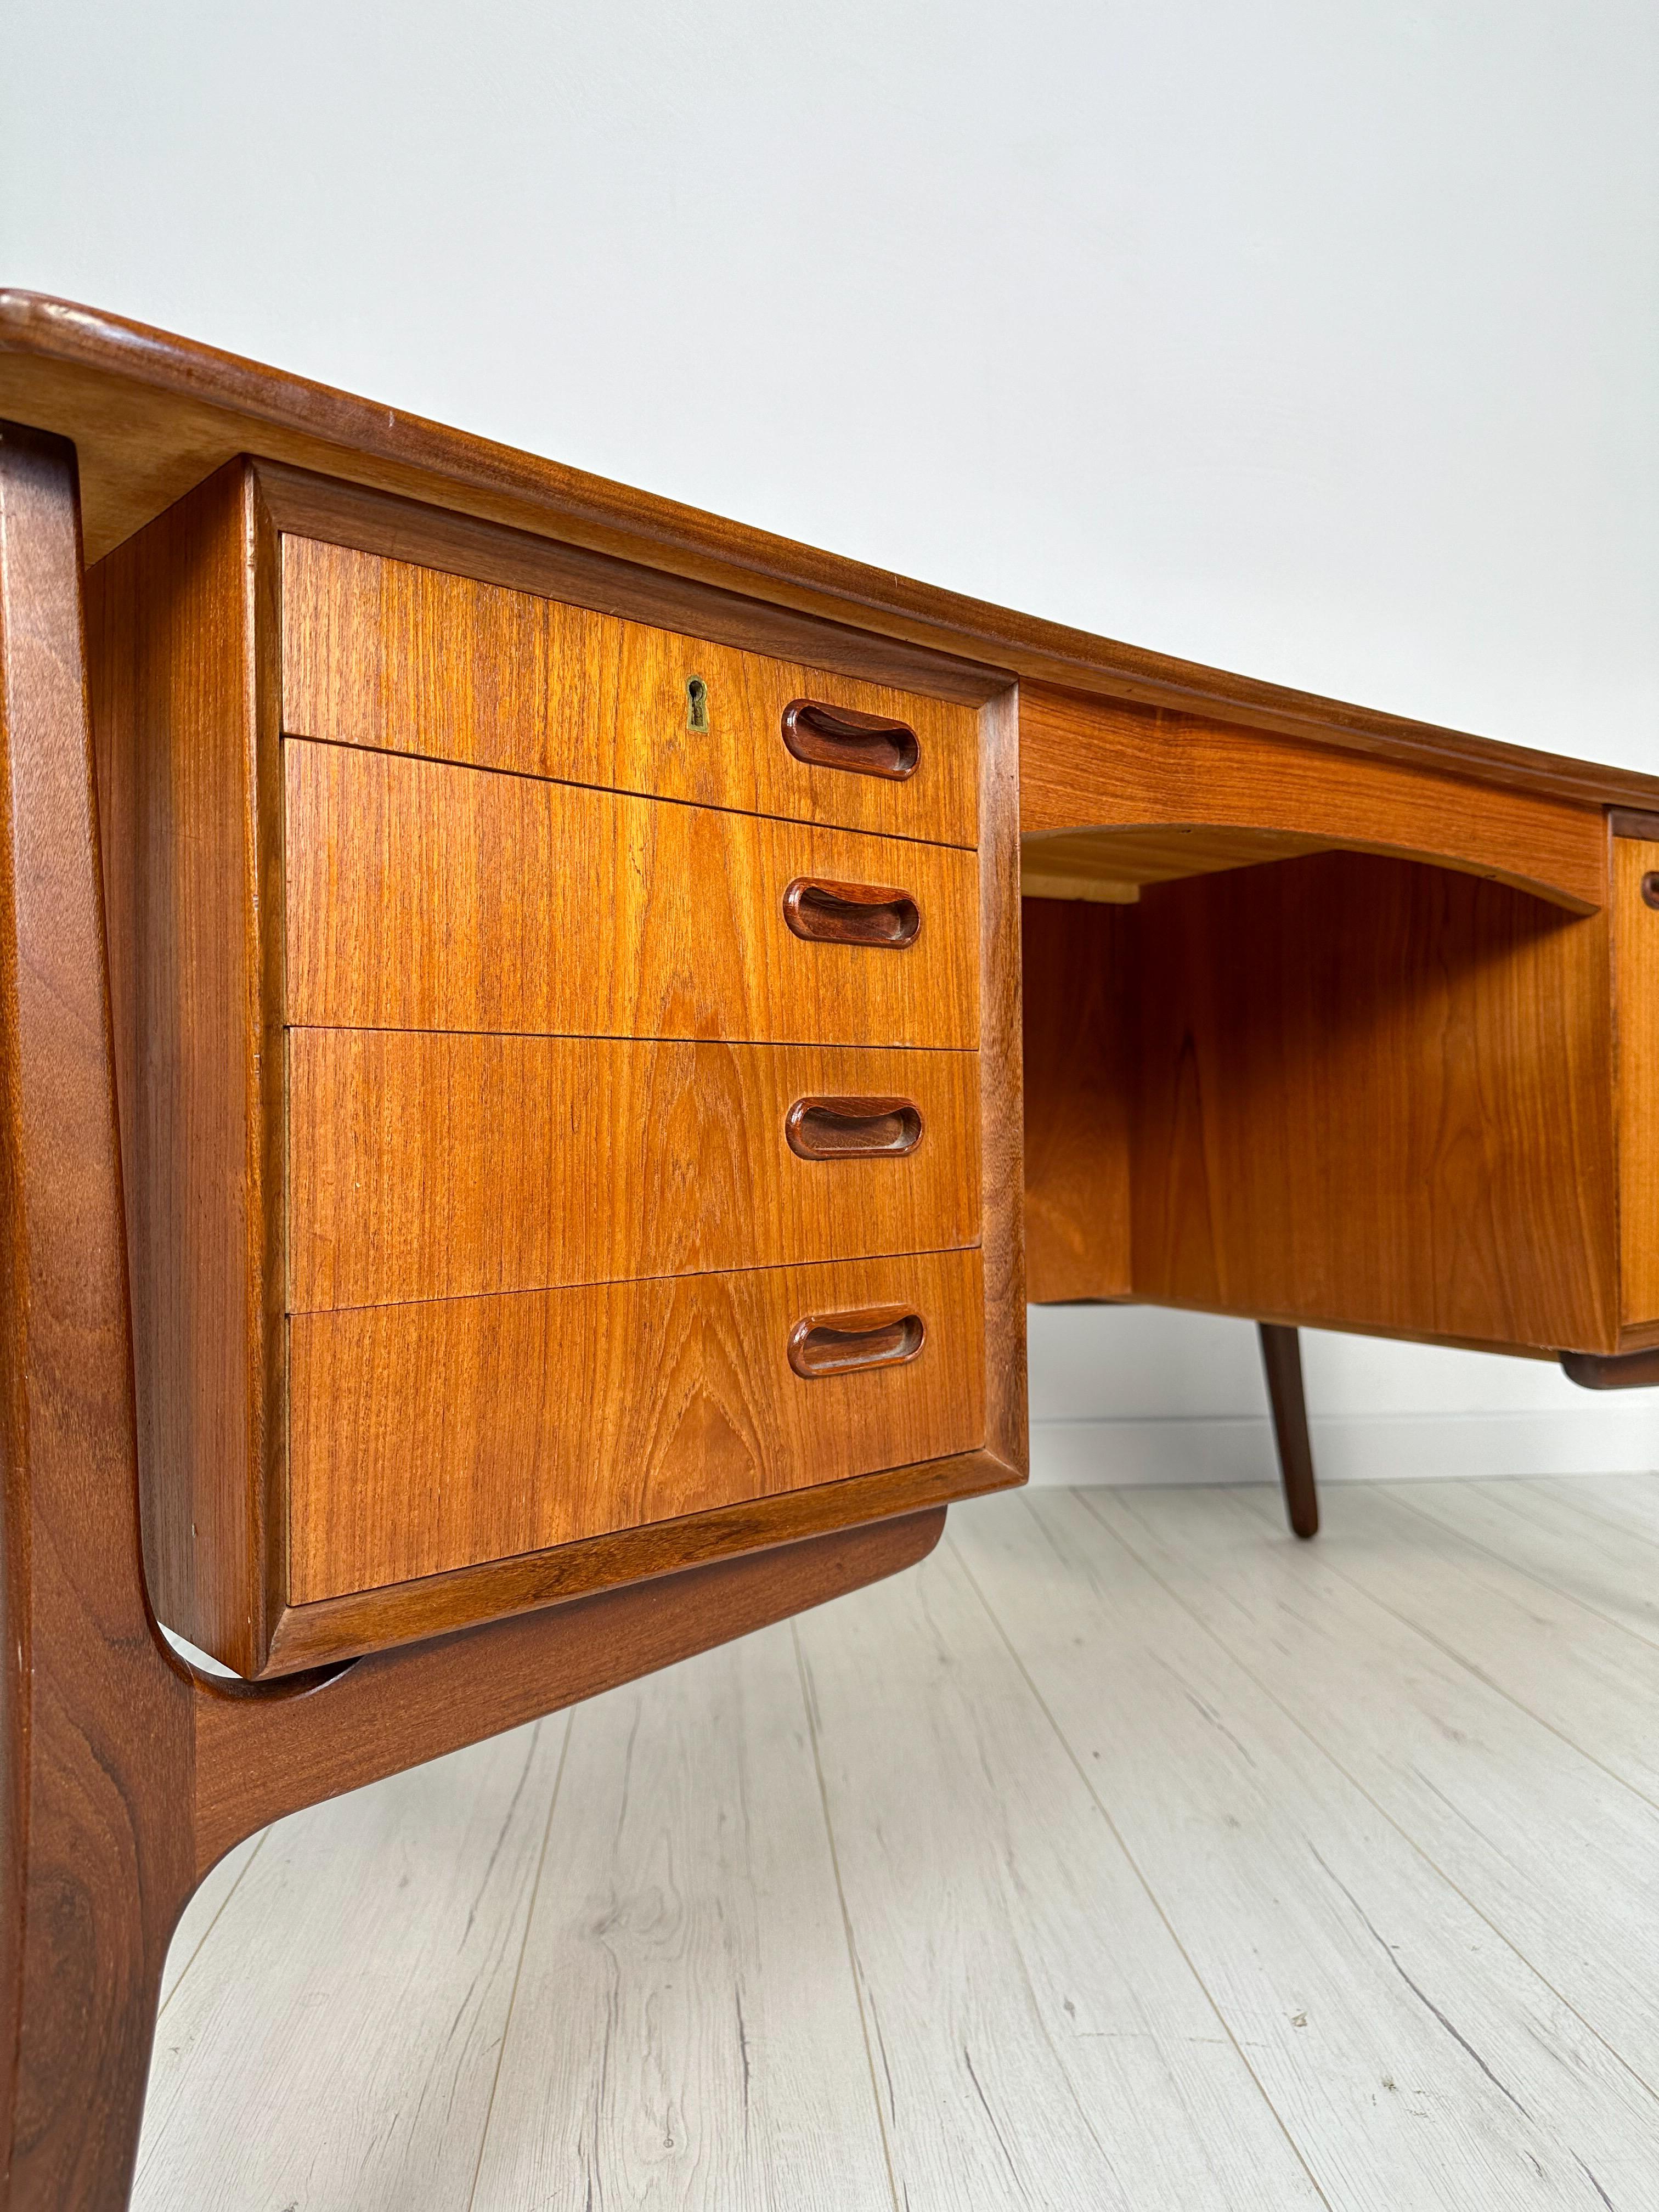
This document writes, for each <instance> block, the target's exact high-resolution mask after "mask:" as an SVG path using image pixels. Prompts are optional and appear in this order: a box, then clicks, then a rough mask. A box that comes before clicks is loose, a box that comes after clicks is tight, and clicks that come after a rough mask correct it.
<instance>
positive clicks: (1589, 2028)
mask: <svg viewBox="0 0 1659 2212" xmlns="http://www.w3.org/2000/svg"><path fill="white" fill-rule="evenodd" d="M1084 1510H1085V1511H1087V1512H1091V1513H1092V1511H1093V1509H1092V1508H1091V1507H1090V1506H1089V1505H1088V1504H1087V1503H1086V1501H1085V1509H1084ZM1124 1510H1125V1511H1126V1512H1127V1513H1128V1514H1129V1515H1130V1516H1131V1517H1132V1518H1133V1517H1136V1516H1135V1515H1134V1509H1133V1506H1131V1505H1127V1504H1126V1506H1125V1508H1124ZM1093 1517H1094V1518H1095V1519H1096V1520H1097V1521H1099V1517H1100V1516H1098V1515H1097V1514H1094V1515H1093ZM1142 1525H1143V1527H1144V1525H1145V1524H1144V1523H1143V1524H1142ZM1100 1526H1101V1527H1102V1528H1105V1529H1106V1533H1107V1534H1109V1535H1110V1536H1115V1538H1116V1540H1117V1541H1118V1542H1119V1543H1121V1545H1122V1546H1123V1547H1124V1549H1125V1551H1127V1553H1129V1555H1130V1557H1131V1558H1132V1559H1134V1560H1135V1561H1136V1562H1137V1563H1138V1565H1139V1566H1141V1567H1142V1568H1143V1569H1144V1570H1145V1571H1146V1573H1147V1574H1149V1575H1150V1576H1151V1577H1152V1580H1153V1581H1154V1582H1155V1583H1157V1584H1158V1587H1159V1589H1162V1590H1164V1591H1165V1592H1166V1593H1167V1595H1168V1596H1169V1598H1170V1602H1171V1603H1172V1604H1174V1605H1178V1606H1179V1607H1181V1609H1182V1612H1183V1613H1185V1614H1186V1615H1187V1617H1188V1620H1191V1621H1192V1622H1193V1623H1194V1626H1196V1627H1197V1628H1198V1629H1199V1630H1200V1632H1202V1633H1204V1634H1206V1635H1208V1636H1209V1637H1211V1638H1212V1639H1213V1641H1214V1642H1215V1643H1216V1644H1218V1645H1219V1646H1220V1648H1221V1650H1223V1651H1224V1652H1225V1654H1226V1656H1227V1657H1228V1658H1229V1659H1230V1660H1231V1662H1232V1663H1233V1665H1234V1666H1235V1667H1237V1668H1238V1670H1239V1672H1240V1674H1243V1676H1244V1677H1245V1678H1246V1680H1249V1681H1251V1682H1253V1683H1254V1684H1255V1686H1256V1688H1257V1689H1258V1690H1260V1691H1261V1694H1262V1696H1263V1697H1264V1698H1266V1699H1267V1700H1268V1702H1269V1704H1271V1705H1276V1706H1277V1707H1278V1709H1279V1711H1280V1712H1281V1713H1283V1714H1284V1716H1285V1719H1286V1720H1287V1721H1289V1722H1290V1723H1291V1726H1292V1727H1293V1728H1295V1729H1297V1730H1298V1731H1299V1732H1300V1734H1301V1735H1304V1736H1305V1737H1306V1738H1307V1740H1308V1741H1309V1742H1310V1744H1311V1745H1312V1746H1313V1747H1314V1749H1315V1750H1316V1752H1317V1753H1319V1754H1320V1756H1321V1757H1322V1759H1327V1760H1328V1761H1329V1763H1330V1765H1332V1766H1333V1767H1334V1768H1335V1770H1336V1771H1337V1772H1338V1773H1339V1774H1340V1776H1341V1777H1342V1778H1343V1780H1344V1781H1345V1782H1346V1783H1347V1784H1348V1785H1349V1787H1350V1788H1351V1789H1352V1790H1356V1791H1358V1795H1359V1796H1361V1797H1363V1798H1364V1801H1365V1802H1366V1803H1367V1804H1368V1805H1369V1806H1370V1808H1371V1809H1372V1810H1373V1812H1375V1813H1376V1814H1377V1816H1378V1818H1379V1819H1381V1820H1386V1821H1387V1822H1388V1824H1389V1826H1390V1827H1391V1828H1392V1829H1393V1830H1394V1832H1395V1834H1396V1835H1397V1836H1399V1837H1400V1838H1401V1839H1402V1840H1403V1841H1404V1843H1405V1844H1407V1846H1408V1848H1409V1849H1410V1850H1413V1851H1415V1852H1416V1854H1417V1856H1418V1857H1419V1858H1420V1859H1421V1860H1422V1862H1423V1863H1424V1865H1425V1867H1427V1868H1428V1869H1429V1870H1430V1872H1431V1874H1432V1875H1435V1877H1436V1878H1437V1880H1438V1881H1443V1882H1444V1883H1445V1885H1446V1887H1447V1888H1448V1889H1449V1890H1450V1891H1451V1893H1452V1894H1453V1895H1454V1896H1455V1897H1461V1898H1462V1900H1463V1902H1464V1904H1465V1905H1468V1908H1469V1911H1471V1912H1473V1913H1474V1916H1475V1917H1476V1918H1477V1919H1478V1920H1480V1922H1482V1923H1483V1924H1484V1925H1485V1926H1486V1927H1487V1928H1490V1929H1491V1930H1492V1934H1493V1935H1494V1936H1496V1937H1497V1939H1498V1942H1500V1943H1501V1944H1503V1946H1504V1948H1505V1950H1507V1951H1510V1952H1511V1953H1512V1954H1514V1956H1515V1957H1516V1958H1517V1959H1518V1960H1520V1961H1521V1964H1522V1966H1524V1967H1525V1968H1526V1970H1527V1972H1528V1973H1529V1974H1532V1975H1534V1976H1536V1978H1537V1979H1538V1980H1539V1981H1540V1982H1541V1984H1543V1986H1544V1987H1545V1988H1546V1989H1547V1990H1548V1991H1549V1993H1550V1995H1551V1996H1553V1998H1554V1999H1555V2001H1556V2002H1557V2003H1558V2004H1559V2005H1560V2006H1561V2007H1562V2008H1563V2010H1564V2011H1566V2012H1570V2013H1571V2015H1572V2016H1573V2018H1574V2019H1575V2020H1576V2021H1577V2022H1578V2023H1579V2025H1580V2027H1583V2031H1584V2033H1585V2034H1586V2035H1588V2036H1589V2037H1591V2038H1592V2039H1594V2040H1595V2042H1597V2043H1599V2044H1600V2045H1601V2048H1602V2049H1603V2050H1604V2051H1606V2052H1607V2056H1608V2057H1610V2058H1611V2059H1612V2060H1613V2063H1614V2064H1615V2065H1618V2066H1621V2067H1623V2069H1624V2070H1625V2071H1626V2074H1628V2075H1630V2077H1631V2079H1632V2081H1634V2082H1635V2083H1636V2084H1637V2086H1638V2088H1640V2089H1642V2090H1643V2091H1644V2093H1645V2094H1646V2095H1648V2096H1649V2097H1650V2098H1652V2099H1653V2100H1654V2101H1655V2103H1656V2105H1659V2088H1656V2087H1655V2085H1654V2084H1653V2083H1652V2082H1651V2081H1649V2080H1648V2079H1647V2077H1646V2075H1644V2074H1641V2073H1638V2070H1637V2069H1636V2067H1635V2066H1634V2065H1633V2064H1632V2062H1631V2060H1630V2059H1628V2058H1627V2057H1626V2056H1625V2054H1624V2052H1623V2051H1620V2049H1619V2048H1618V2046H1617V2045H1615V2044H1612V2043H1609V2042H1608V2040H1607V2037H1606V2036H1605V2035H1604V2034H1603V2033H1601V2029H1600V2028H1599V2027H1596V2026H1595V2022H1594V2021H1589V2020H1586V2019H1585V2017H1584V2015H1583V2013H1582V2012H1580V2011H1579V2009H1578V2008H1577V2005H1576V2004H1574V2003H1573V2002H1572V2000H1571V1997H1568V1996H1564V1995H1563V1994H1562V1992H1561V1991H1560V1990H1558V1989H1557V1988H1556V1986H1555V1984H1554V1983H1553V1981H1551V1979H1550V1978H1549V1976H1548V1975H1547V1973H1546V1972H1544V1970H1543V1969H1542V1967H1541V1966H1537V1965H1535V1964H1534V1961H1533V1960H1530V1959H1529V1958H1528V1956H1527V1954H1526V1953H1525V1952H1524V1951H1523V1950H1522V1948H1521V1947H1520V1945H1519V1944H1518V1943H1517V1942H1516V1941H1515V1940H1514V1938H1513V1937H1512V1936H1509V1935H1506V1934H1505V1933H1504V1929H1501V1928H1500V1927H1499V1926H1498V1923H1496V1921H1494V1920H1493V1919H1492V1917H1491V1915H1490V1914H1489V1913H1488V1912H1486V1910H1485V1909H1484V1908H1483V1907H1482V1906H1481V1905H1480V1904H1479V1902H1478V1901H1477V1900H1476V1899H1474V1898H1473V1897H1471V1896H1470V1895H1469V1893H1468V1891H1467V1890H1466V1889H1465V1888H1464V1887H1463V1886H1462V1883H1461V1882H1460V1881H1457V1879H1456V1877H1455V1875H1449V1874H1448V1873H1447V1871H1446V1869H1445V1868H1444V1867H1443V1866H1442V1865H1441V1864H1440V1863H1439V1861H1438V1860H1437V1859H1436V1858H1434V1857H1432V1856H1431V1853H1430V1851H1429V1850H1428V1847H1427V1846H1426V1845H1425V1844H1421V1843H1419V1841H1418V1839H1417V1838H1416V1837H1415V1836H1414V1835H1413V1834H1412V1832H1411V1831H1410V1829H1409V1828H1407V1827H1406V1826H1404V1825H1403V1824H1402V1823H1401V1821H1399V1820H1396V1819H1395V1816H1394V1814H1392V1813H1390V1812H1389V1808H1388V1807H1387V1806H1386V1805H1384V1804H1383V1803H1381V1802H1379V1800H1378V1799H1376V1797H1374V1796H1372V1795H1371V1793H1370V1790H1368V1789H1367V1788H1366V1787H1365V1784H1364V1783H1363V1782H1362V1781H1360V1779H1359V1778H1358V1776H1357V1775H1355V1774H1351V1773H1350V1772H1349V1771H1348V1769H1347V1768H1346V1766H1345V1765H1343V1763H1342V1761H1341V1759H1339V1758H1338V1756H1337V1754H1336V1753H1334V1751H1333V1750H1332V1749H1331V1747H1330V1746H1329V1745H1328V1744H1327V1743H1324V1742H1322V1741H1321V1740H1320V1738H1319V1737H1318V1736H1316V1735H1315V1734H1314V1732H1313V1730H1312V1729H1310V1727H1309V1726H1308V1724H1307V1723H1306V1722H1305V1721H1304V1720H1303V1719H1302V1718H1301V1717H1300V1716H1299V1715H1298V1714H1297V1712H1295V1711H1293V1709H1292V1708H1291V1706H1289V1705H1286V1704H1285V1700H1284V1699H1282V1698H1281V1697H1280V1696H1279V1694H1278V1692H1276V1691H1275V1690H1273V1688H1272V1687H1271V1686H1269V1685H1268V1684H1267V1682H1265V1681H1263V1680H1262V1679H1261V1676H1260V1675H1259V1674H1257V1673H1256V1671H1255V1668H1253V1667H1252V1666H1251V1665H1250V1663H1249V1661H1248V1660H1247V1659H1244V1658H1242V1657H1241V1656H1239V1654H1238V1653H1237V1651H1235V1650H1234V1649H1233V1647H1232V1645H1231V1644H1229V1643H1228V1641H1227V1639H1226V1638H1225V1636H1224V1635H1223V1633H1222V1632H1221V1630H1220V1629H1219V1628H1218V1627H1217V1626H1216V1625H1215V1623H1214V1622H1213V1621H1212V1620H1206V1619H1205V1617H1204V1616H1203V1615H1202V1614H1201V1613H1197V1612H1195V1611H1194V1608H1193V1607H1191V1606H1190V1605H1188V1602H1187V1601H1186V1599H1185V1598H1183V1597H1182V1595H1181V1594H1180V1592H1179V1591H1178V1590H1176V1589H1172V1588H1171V1587H1170V1584H1169V1583H1167V1582H1165V1581H1164V1577H1163V1576H1162V1575H1160V1574H1159V1573H1158V1570H1157V1568H1156V1567H1154V1566H1153V1565H1152V1564H1151V1563H1150V1561H1148V1560H1146V1559H1142V1558H1141V1555H1140V1553H1139V1552H1137V1551H1136V1550H1135V1548H1134V1547H1133V1545H1132V1544H1131V1543H1130V1542H1129V1541H1128V1540H1127V1538H1126V1537H1124V1536H1123V1535H1121V1534H1119V1532H1118V1531H1117V1530H1116V1529H1114V1528H1107V1524H1106V1523H1105V1522H1103V1521H1101V1522H1100ZM1147 1534H1149V1535H1150V1534H1152V1531H1151V1530H1148V1531H1147ZM1321 1564H1322V1565H1327V1564H1328V1563H1327V1562H1324V1561H1322V1562H1321ZM1330 1571H1331V1572H1332V1573H1334V1574H1335V1573H1340V1569H1338V1568H1336V1567H1334V1566H1333V1567H1331V1568H1330ZM1342 1579H1343V1580H1344V1581H1345V1582H1347V1581H1348V1577H1346V1575H1345V1576H1343V1577H1342ZM1349 1587H1350V1589H1358V1593H1359V1595H1360V1596H1361V1597H1364V1598H1367V1599H1369V1600H1370V1603H1371V1604H1373V1605H1376V1606H1378V1607H1381V1609H1382V1610H1383V1612H1385V1613H1387V1612H1389V1607H1386V1606H1384V1605H1383V1601H1382V1600H1381V1599H1380V1598H1375V1597H1371V1595H1370V1592H1369V1591H1368V1590H1365V1589H1362V1588H1361V1587H1360V1586H1359V1585H1358V1583H1352V1582H1350V1583H1349ZM1390 1618H1395V1619H1397V1618H1398V1616H1397V1615H1393V1614H1391V1615H1390ZM1401 1626H1403V1627H1405V1628H1407V1629H1409V1630H1411V1632H1413V1634H1414V1635H1418V1636H1421V1637H1422V1638H1423V1640H1424V1641H1425V1643H1426V1644H1431V1645H1432V1646H1433V1648H1434V1649H1435V1650H1439V1649H1440V1648H1441V1647H1440V1646H1439V1645H1437V1644H1434V1639H1433V1638H1431V1637H1430V1636H1428V1635H1427V1634H1426V1632H1425V1631H1424V1630H1422V1629H1420V1628H1419V1627H1417V1626H1416V1624H1415V1623H1414V1622H1412V1621H1402V1622H1401ZM1445 1656H1448V1657H1449V1658H1450V1659H1451V1660H1452V1661H1453V1662H1454V1663H1455V1665H1457V1666H1459V1667H1462V1669H1463V1671H1464V1673H1465V1674H1468V1676H1469V1677H1470V1679H1471V1680H1474V1681H1480V1680H1483V1679H1484V1678H1483V1677H1482V1676H1480V1674H1478V1673H1477V1672H1476V1670H1475V1669H1474V1668H1473V1667H1471V1666H1470V1665H1469V1664H1468V1661H1467V1660H1464V1659H1462V1658H1460V1657H1459V1656H1458V1655H1457V1654H1456V1653H1455V1652H1450V1653H1447V1654H1446V1655H1445ZM1488 1686H1490V1685H1488ZM1499 1694H1500V1695H1501V1694H1502V1693H1501V1692H1500V1693H1499ZM1515 1702H1516V1700H1514V1699H1510V1703H1511V1704H1514V1703H1515ZM1520 1710H1522V1711H1525V1708H1524V1707H1522V1708H1520ZM1531 1717H1532V1718H1534V1719H1536V1717H1537V1716H1536V1715H1535V1714H1534V1715H1533V1716H1531ZM1540 1725H1543V1723H1540ZM1552 1734H1557V1732H1556V1731H1554V1730H1552ZM1558 1741H1562V1742H1565V1741H1566V1739H1565V1737H1562V1736H1559V1735H1558ZM1571 1748H1572V1749H1574V1750H1577V1748H1578V1747H1577V1745H1573V1746H1571ZM1581 1755H1582V1756H1583V1757H1585V1758H1588V1757H1589V1753H1582V1754H1581ZM1613 1780H1614V1781H1617V1780H1618V1777H1617V1776H1614V1777H1613ZM1621 1786H1623V1787H1624V1788H1626V1789H1628V1788H1629V1787H1630V1785H1629V1784H1628V1783H1626V1784H1622V1785H1621ZM1631 1794H1632V1796H1638V1797H1639V1796H1640V1793H1639V1791H1634V1790H1632V1793H1631ZM1641 1802H1644V1803H1645V1802H1647V1801H1646V1799H1645V1798H1644V1799H1642V1801H1641ZM1384 1948H1387V1947H1386V1946H1385V1947H1384ZM1452 2032H1453V2033H1454V2034H1455V2033H1456V2031H1455V2029H1454V2030H1453V2031H1452ZM1459 2040H1460V2041H1461V2040H1462V2038H1461V2037H1460V2038H1459ZM1480 2063H1482V2065H1483V2066H1484V2063H1485V2062H1484V2061H1482V2062H1480ZM1504 2093H1505V2095H1507V2094H1508V2092H1507V2090H1506V2091H1505V2092H1504Z"/></svg>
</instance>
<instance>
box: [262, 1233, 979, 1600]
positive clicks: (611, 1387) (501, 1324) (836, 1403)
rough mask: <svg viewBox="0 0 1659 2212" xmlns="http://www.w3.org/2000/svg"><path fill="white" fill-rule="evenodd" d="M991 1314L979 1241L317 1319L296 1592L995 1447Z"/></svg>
mask: <svg viewBox="0 0 1659 2212" xmlns="http://www.w3.org/2000/svg"><path fill="white" fill-rule="evenodd" d="M982 1306H983V1289H982V1277H981V1265H980V1255H979V1253H978V1251H977V1249H972V1250H967V1251H957V1252H936V1253H927V1254H921V1255H915V1256H914V1257H908V1258H900V1259H888V1260H868V1261H846V1262H842V1263H839V1264H836V1265H831V1266H823V1267H771V1268H763V1269H758V1270H752V1271H748V1272H745V1273H734V1274H714V1275H682V1276H675V1277H671V1278H668V1279H659V1280H655V1281H650V1282H633V1283H605V1284H598V1285H583V1286H581V1287H579V1288H576V1289H570V1290H556V1291H520V1292H518V1293H514V1294H512V1295H508V1296H504V1297H471V1298H454V1299H435V1300H430V1301H423V1302H421V1303H418V1304H404V1305H396V1306H371V1307H362V1308H356V1309H353V1310H348V1311H343V1312H335V1313H310V1314H296V1315H295V1316H293V1317H292V1319H291V1321H290V1322H289V1590H288V1599H289V1603H290V1604H291V1605H304V1604H309V1603H312V1602H313V1601H317V1600H319V1599H324V1598H329V1597H337V1596H340V1595H344V1594H346V1593H349V1592H352V1591H359V1590H371V1589H381V1588H384V1587H385V1586H386V1585H387V1584H389V1583H400V1582H407V1581H410V1580H413V1579H415V1578H416V1577H421V1576H424V1575H435V1574H442V1573H445V1572H447V1571H450V1570H452V1569H453V1568H457V1567H465V1566H471V1565H477V1564H478V1563H480V1562H482V1561H485V1560H490V1559H510V1558H512V1557H514V1556H515V1555H517V1554H518V1553H524V1552H533V1551H540V1550H544V1549H546V1548H548V1547H552V1546H555V1545H559V1544H566V1543H570V1542H574V1541H576V1540H578V1539H580V1538H582V1537H587V1536H595V1535H602V1534H608V1533H611V1532H612V1531H615V1530H618V1529H623V1528H641V1527H643V1526H646V1525H647V1524H648V1523H650V1522H657V1521H665V1520H671V1519H673V1518H674V1517H676V1516H678V1515H681V1514H687V1513H696V1512H701V1511H704V1510H708V1509H709V1508H710V1507H714V1506H720V1505H724V1504H735V1503H738V1502H740V1501H744V1500H747V1499H751V1498H763V1497H769V1496H773V1495H775V1494H777V1493H779V1492H785V1491H790V1490H799V1489H803V1488H805V1487H806V1486H809V1485H811V1484H815V1483H822V1482H834V1481H837V1480H841V1479H842V1478H843V1477H845V1476H848V1475H854V1474H866V1473H868V1472H871V1471H872V1470H874V1469H877V1468H888V1467H902V1466H907V1465H909V1464H911V1463H912V1462H916V1461H919V1460H928V1459H937V1458H943V1457H945V1456H946V1455H949V1454H951V1453H955V1452H963V1451H972V1450H974V1449H977V1447H978V1446H979V1445H980V1444H981V1443H982V1442H983V1440H984V1433H985V1368H984V1333H983V1316H982ZM815 1322H822V1323H824V1324H827V1325H826V1326H821V1327H817V1328H813V1327H812V1324H813V1323H815ZM918 1324H919V1326H918ZM860 1363H862V1364H860Z"/></svg>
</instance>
